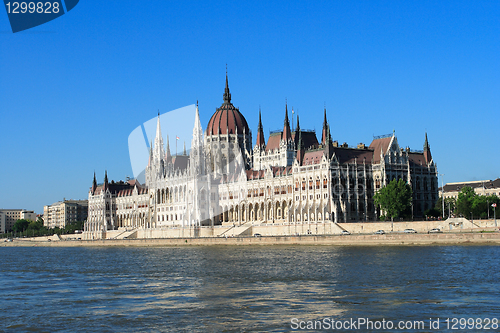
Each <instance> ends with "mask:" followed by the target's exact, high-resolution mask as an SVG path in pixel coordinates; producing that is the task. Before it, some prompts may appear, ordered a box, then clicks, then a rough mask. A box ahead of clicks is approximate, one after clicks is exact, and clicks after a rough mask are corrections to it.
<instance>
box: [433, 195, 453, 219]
mask: <svg viewBox="0 0 500 333" xmlns="http://www.w3.org/2000/svg"><path fill="white" fill-rule="evenodd" d="M456 205H457V201H456V200H455V198H451V197H450V198H445V199H444V218H445V219H446V218H448V217H450V216H451V215H452V214H454V212H455V208H456ZM434 208H435V209H436V210H437V211H439V216H443V199H442V198H439V199H438V200H437V202H436V206H434Z"/></svg>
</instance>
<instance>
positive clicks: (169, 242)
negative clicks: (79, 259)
mask: <svg viewBox="0 0 500 333" xmlns="http://www.w3.org/2000/svg"><path fill="white" fill-rule="evenodd" d="M453 244H462V245H473V244H484V245H486V244H489V245H492V244H494V245H500V232H483V233H481V232H446V233H440V234H398V233H393V234H385V235H344V236H341V235H307V236H306V235H302V236H262V237H228V238H225V237H205V238H164V239H106V240H93V241H85V240H67V241H64V240H60V241H31V240H30V239H22V240H19V239H15V240H14V241H13V242H8V243H7V242H2V243H0V246H50V247H57V246H62V247H72V246H139V247H151V246H193V245H195V246H210V245H231V246H234V245H338V246H365V245H367V246H372V245H453Z"/></svg>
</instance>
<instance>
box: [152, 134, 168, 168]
mask: <svg viewBox="0 0 500 333" xmlns="http://www.w3.org/2000/svg"><path fill="white" fill-rule="evenodd" d="M152 152H153V151H151V153H152ZM165 159H166V160H167V163H170V162H172V155H171V154H170V141H169V139H168V135H167V150H166V151H165Z"/></svg>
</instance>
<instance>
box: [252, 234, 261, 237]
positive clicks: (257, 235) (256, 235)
mask: <svg viewBox="0 0 500 333" xmlns="http://www.w3.org/2000/svg"><path fill="white" fill-rule="evenodd" d="M253 236H254V237H262V235H261V234H254V235H253Z"/></svg>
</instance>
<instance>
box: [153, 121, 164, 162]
mask: <svg viewBox="0 0 500 333" xmlns="http://www.w3.org/2000/svg"><path fill="white" fill-rule="evenodd" d="M164 156H165V148H164V146H163V136H162V135H161V125H160V112H159V111H158V121H157V122H156V137H155V145H154V160H155V161H158V162H159V161H161V160H163V158H164Z"/></svg>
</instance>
